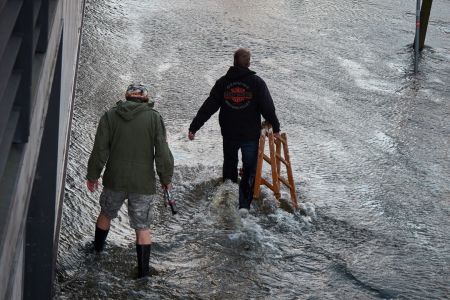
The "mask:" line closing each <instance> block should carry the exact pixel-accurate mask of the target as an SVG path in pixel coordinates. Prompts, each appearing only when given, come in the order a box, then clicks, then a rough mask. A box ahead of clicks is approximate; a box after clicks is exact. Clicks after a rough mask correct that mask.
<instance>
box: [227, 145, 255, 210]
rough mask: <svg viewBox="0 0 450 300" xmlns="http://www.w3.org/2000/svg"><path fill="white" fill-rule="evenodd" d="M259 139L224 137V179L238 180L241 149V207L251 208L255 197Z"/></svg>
mask: <svg viewBox="0 0 450 300" xmlns="http://www.w3.org/2000/svg"><path fill="white" fill-rule="evenodd" d="M258 145H259V140H255V141H235V140H229V139H223V180H224V181H225V180H226V179H231V181H233V182H237V177H238V169H237V167H238V151H239V149H241V154H242V167H243V176H242V178H241V182H240V183H239V208H247V209H248V208H250V203H251V202H252V199H253V185H254V183H255V174H256V163H257V160H258Z"/></svg>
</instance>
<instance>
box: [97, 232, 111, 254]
mask: <svg viewBox="0 0 450 300" xmlns="http://www.w3.org/2000/svg"><path fill="white" fill-rule="evenodd" d="M108 232H109V229H108V230H103V229H100V228H98V227H97V226H96V227H95V240H94V249H95V251H96V252H102V251H103V248H105V241H106V237H107V236H108Z"/></svg>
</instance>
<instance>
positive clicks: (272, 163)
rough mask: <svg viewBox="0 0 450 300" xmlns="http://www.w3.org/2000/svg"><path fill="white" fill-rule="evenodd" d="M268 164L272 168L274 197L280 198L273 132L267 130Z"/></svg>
mask: <svg viewBox="0 0 450 300" xmlns="http://www.w3.org/2000/svg"><path fill="white" fill-rule="evenodd" d="M269 149H270V166H271V168H272V185H273V192H274V194H275V198H277V199H279V198H280V196H281V195H280V185H279V183H278V173H277V162H276V159H275V143H274V137H273V132H269Z"/></svg>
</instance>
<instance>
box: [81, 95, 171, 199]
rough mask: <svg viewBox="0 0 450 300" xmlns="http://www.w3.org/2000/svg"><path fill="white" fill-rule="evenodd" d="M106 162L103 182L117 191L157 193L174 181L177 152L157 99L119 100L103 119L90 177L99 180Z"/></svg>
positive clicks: (89, 173)
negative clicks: (155, 102) (172, 149)
mask: <svg viewBox="0 0 450 300" xmlns="http://www.w3.org/2000/svg"><path fill="white" fill-rule="evenodd" d="M105 163H106V169H105V173H104V174H103V186H104V187H106V188H108V189H111V190H113V191H123V192H130V193H139V194H154V193H156V178H155V165H156V172H157V173H158V176H159V181H160V183H162V184H168V183H170V182H171V181H172V175H173V156H172V153H171V152H170V149H169V145H168V143H167V139H166V129H165V127H164V122H163V119H162V118H161V116H160V114H159V113H158V112H157V111H156V110H154V109H153V103H140V102H134V101H130V100H129V101H119V102H117V105H116V106H115V107H113V108H112V109H110V110H109V111H107V112H106V113H105V114H104V115H103V116H102V117H101V119H100V123H99V125H98V128H97V133H96V135H95V142H94V149H93V150H92V153H91V156H90V157H89V161H88V170H87V176H86V178H87V179H88V180H91V181H93V180H96V179H98V178H100V174H101V172H102V170H103V167H104V166H105Z"/></svg>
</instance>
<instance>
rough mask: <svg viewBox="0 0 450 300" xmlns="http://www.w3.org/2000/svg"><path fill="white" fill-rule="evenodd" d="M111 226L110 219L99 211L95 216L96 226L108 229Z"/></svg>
mask: <svg viewBox="0 0 450 300" xmlns="http://www.w3.org/2000/svg"><path fill="white" fill-rule="evenodd" d="M110 226H111V219H110V218H108V217H107V216H105V215H103V214H102V213H100V215H98V218H97V227H98V228H100V229H101V230H108V229H109V227H110Z"/></svg>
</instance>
